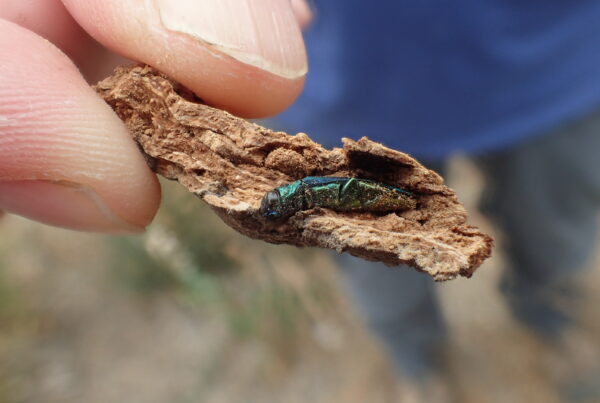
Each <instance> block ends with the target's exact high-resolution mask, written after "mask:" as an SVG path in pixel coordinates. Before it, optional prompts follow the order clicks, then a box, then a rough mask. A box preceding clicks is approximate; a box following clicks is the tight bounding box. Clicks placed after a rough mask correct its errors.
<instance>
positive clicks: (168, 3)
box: [156, 0, 307, 79]
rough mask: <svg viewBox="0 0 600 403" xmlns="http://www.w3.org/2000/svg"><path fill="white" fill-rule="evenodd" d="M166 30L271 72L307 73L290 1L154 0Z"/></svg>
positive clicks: (286, 75)
mask: <svg viewBox="0 0 600 403" xmlns="http://www.w3.org/2000/svg"><path fill="white" fill-rule="evenodd" d="M156 4H157V6H158V10H159V13H160V18H161V21H162V24H163V26H164V27H165V28H167V29H168V30H171V31H175V32H181V33H183V34H187V35H190V36H192V37H194V38H197V39H199V40H201V41H203V42H205V43H206V44H208V45H209V46H211V47H212V48H214V49H217V50H219V51H221V52H223V53H226V54H228V55H229V56H231V57H233V58H235V59H237V60H239V61H241V62H242V63H246V64H249V65H252V66H255V67H258V68H260V69H263V70H267V71H269V72H271V73H273V74H277V75H279V76H282V77H286V78H291V79H293V78H298V77H302V76H304V75H305V74H306V71H307V63H306V52H305V49H304V42H303V40H302V34H301V32H300V27H299V26H298V22H297V20H296V17H295V15H294V12H293V10H292V7H291V5H290V2H289V0H179V1H173V0H156Z"/></svg>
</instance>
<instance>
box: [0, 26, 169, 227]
mask: <svg viewBox="0 0 600 403" xmlns="http://www.w3.org/2000/svg"><path fill="white" fill-rule="evenodd" d="M159 199H160V190H159V187H158V182H157V180H156V177H155V176H154V175H153V174H152V172H151V171H150V169H149V168H148V167H147V165H146V164H145V162H144V160H143V157H142V156H141V154H140V152H139V151H138V150H137V148H136V147H135V145H134V143H133V141H132V140H131V138H130V137H129V135H128V134H127V130H126V128H125V126H124V125H123V123H122V122H121V121H120V120H119V119H118V117H117V116H116V115H115V114H114V113H113V112H112V110H111V109H110V107H109V106H108V105H107V104H105V103H104V102H103V101H102V100H101V99H100V98H99V97H98V96H96V94H95V93H94V91H93V90H92V89H91V88H90V87H89V86H88V85H87V83H86V82H85V80H84V79H83V77H82V76H81V75H80V74H79V72H78V71H77V68H76V67H75V66H74V65H73V63H72V62H71V61H70V60H69V59H68V58H67V57H66V56H65V55H64V54H63V53H61V52H60V51H59V50H58V49H57V48H56V47H54V46H53V45H52V44H50V43H49V42H48V41H46V40H44V39H42V38H41V37H39V36H37V35H35V34H34V33H32V32H31V31H28V30H26V29H25V28H22V27H20V26H18V25H15V24H12V23H10V22H7V21H4V20H2V19H0V209H4V210H7V211H9V212H12V213H16V214H21V215H24V216H27V217H30V218H33V219H36V220H38V221H42V222H45V223H48V224H52V225H57V226H63V227H68V228H73V229H79V230H87V231H101V232H137V231H141V230H142V229H143V228H144V227H145V226H146V225H147V224H148V223H149V222H150V220H151V219H152V217H153V216H154V214H155V212H156V209H157V208H158V203H159Z"/></svg>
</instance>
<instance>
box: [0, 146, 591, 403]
mask: <svg viewBox="0 0 600 403" xmlns="http://www.w3.org/2000/svg"><path fill="white" fill-rule="evenodd" d="M448 180H449V184H450V185H451V186H453V187H455V188H456V189H457V192H458V194H459V198H460V199H461V201H462V202H463V203H465V204H466V205H467V208H468V209H469V210H470V211H471V213H472V214H471V221H472V222H473V223H474V224H477V225H480V226H482V227H483V229H484V230H486V231H492V233H493V230H492V228H490V226H489V225H488V223H486V222H485V221H483V219H482V218H481V217H480V216H478V215H477V214H476V212H475V210H474V205H475V204H476V202H477V200H478V198H479V189H480V188H481V177H480V176H479V174H478V172H477V170H476V169H475V168H474V167H473V165H471V164H470V163H469V161H468V160H466V159H463V158H454V159H453V160H452V161H451V164H450V169H449V178H448ZM163 186H164V198H165V200H164V204H163V206H162V207H161V210H160V212H159V215H158V217H157V219H156V220H155V222H154V223H153V224H152V225H150V227H149V228H148V231H147V232H146V233H145V234H144V235H141V236H135V237H109V236H102V235H90V234H84V233H79V232H73V231H67V230H61V229H56V228H51V227H47V226H44V225H41V224H37V223H34V222H31V221H28V220H25V219H22V218H20V217H17V216H10V215H5V216H3V218H2V219H1V220H0V239H2V242H1V244H0V402H3V403H16V402H23V403H24V402H48V403H50V402H122V401H127V402H182V403H183V402H211V403H212V402H215V403H217V402H309V401H310V402H357V403H358V402H361V403H362V402H367V401H368V402H395V401H418V400H414V396H413V395H411V393H410V391H411V386H410V385H409V384H403V383H402V379H396V377H395V375H394V371H393V370H392V367H391V364H390V362H389V360H388V358H387V353H386V351H385V349H384V348H383V347H382V346H381V345H380V344H379V342H378V341H377V340H376V339H375V338H374V337H373V336H371V335H370V333H369V331H368V330H367V329H366V328H365V326H364V323H363V321H362V319H361V318H360V316H359V315H358V314H357V313H356V312H355V309H354V308H353V304H352V302H351V301H349V300H348V299H347V298H346V297H345V295H346V294H345V293H344V287H343V284H341V282H340V281H339V280H340V279H339V278H338V275H337V272H336V269H335V267H334V263H333V259H332V254H331V253H330V252H329V251H323V250H317V249H298V248H293V247H288V246H275V245H269V244H266V243H264V242H260V241H255V240H251V239H248V238H245V237H243V236H241V235H239V234H237V233H236V232H234V231H233V230H231V229H230V228H228V227H226V226H225V225H224V224H223V223H222V222H221V221H220V220H219V219H218V218H217V217H216V216H215V215H214V214H213V213H212V212H211V211H210V209H208V208H207V207H206V206H205V205H204V204H203V203H202V202H201V201H199V200H198V199H197V198H195V197H194V196H192V195H191V194H189V193H188V192H187V191H186V190H184V189H183V188H182V187H180V186H179V185H178V184H176V183H171V182H164V183H163ZM493 235H494V237H495V238H496V240H497V244H498V245H501V244H502V236H501V234H498V233H493ZM597 262H598V259H597V258H595V259H594V261H593V262H592V263H591V264H592V265H593V266H595V267H594V268H593V270H588V271H586V272H585V274H584V276H583V277H582V278H581V282H582V284H583V290H585V292H584V293H583V294H582V296H581V300H580V306H581V309H580V310H579V311H578V312H577V313H576V315H577V316H578V318H579V319H580V323H581V326H580V327H579V328H578V330H577V333H576V334H574V335H573V338H572V340H573V341H574V343H573V352H572V354H573V355H572V357H574V358H575V357H577V356H583V357H584V358H585V357H590V358H591V357H594V354H598V351H597V350H593V349H597V348H598V344H597V343H595V341H597V340H600V322H598V320H597V316H598V313H597V306H598V304H599V303H600V281H599V280H600V272H599V270H597V264H598V263H597ZM501 269H502V250H501V248H496V250H495V253H494V256H493V257H492V259H490V260H489V261H488V262H486V263H485V264H484V265H483V267H481V268H480V269H479V270H478V271H477V272H476V274H475V276H474V277H473V278H471V279H462V278H461V279H457V280H453V281H451V282H448V283H443V284H438V285H437V289H438V291H439V294H440V302H441V306H442V309H443V313H444V314H445V317H446V321H447V324H448V327H449V330H450V335H449V343H448V346H447V348H446V349H445V350H444V351H443V352H441V354H443V355H444V362H445V363H446V364H447V366H448V370H447V371H446V373H447V374H448V376H447V378H445V379H443V380H441V381H440V382H443V383H444V385H445V387H446V388H447V392H448V391H449V393H450V394H451V395H452V396H453V397H454V398H455V399H456V401H461V402H506V401H511V402H558V401H563V400H565V399H566V397H565V396H564V393H565V391H564V390H562V391H559V390H558V389H557V387H556V382H555V381H556V377H560V376H565V374H561V373H560V364H561V360H564V357H560V356H559V357H556V356H555V355H554V351H553V350H551V349H549V348H547V346H546V345H545V344H544V342H543V341H541V340H540V339H538V338H536V337H535V336H534V335H532V334H531V333H530V331H529V330H527V329H525V328H523V327H522V326H521V325H519V324H517V323H516V322H515V321H514V320H513V319H512V318H511V316H510V315H509V314H508V310H507V308H506V306H505V302H504V299H502V298H501V297H500V294H499V291H498V287H497V281H498V278H499V275H500V272H501ZM390 270H393V269H390ZM403 270H404V269H403ZM589 341H591V342H589ZM590 348H591V349H592V351H590ZM553 360H554V361H553ZM584 361H585V360H584ZM595 364H596V365H597V362H595ZM581 365H585V362H583V363H582V364H581ZM569 368H573V367H572V366H570V367H569ZM567 375H568V374H567ZM571 375H572V374H571ZM596 375H599V374H596ZM597 379H600V378H597ZM593 385H594V384H593V383H592V388H593ZM596 385H598V383H597V382H596ZM589 387H590V386H589V385H587V386H585V387H581V388H577V389H575V390H573V391H572V393H573V394H572V395H571V396H568V398H569V399H570V400H574V401H593V400H589V399H590V396H597V395H596V394H595V393H598V391H597V390H596V391H594V390H590V389H589ZM599 387H600V386H599ZM586 388H587V389H586Z"/></svg>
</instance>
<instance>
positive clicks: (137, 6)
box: [0, 0, 311, 233]
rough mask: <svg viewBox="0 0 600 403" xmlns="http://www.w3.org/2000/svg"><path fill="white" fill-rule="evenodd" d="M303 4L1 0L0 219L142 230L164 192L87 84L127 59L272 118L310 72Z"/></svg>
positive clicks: (219, 102) (214, 99)
mask: <svg viewBox="0 0 600 403" xmlns="http://www.w3.org/2000/svg"><path fill="white" fill-rule="evenodd" d="M310 18H311V15H310V10H309V9H308V8H307V7H306V4H305V3H304V1H303V0H292V1H291V2H290V0H201V1H198V0H178V1H175V0H143V1H140V0H87V1H77V0H63V1H62V2H61V1H60V0H0V210H5V211H7V212H9V213H15V214H20V215H23V216H26V217H29V218H31V219H34V220H38V221H41V222H44V223H48V224H51V225H56V226H62V227H66V228H72V229H77V230H84V231H95V232H108V233H134V232H140V231H142V230H143V229H144V228H145V227H146V226H147V225H148V224H149V222H150V221H151V220H152V218H153V217H154V215H155V213H156V210H157V208H158V205H159V203H160V187H159V185H158V181H157V179H156V176H155V175H154V174H153V173H152V172H151V171H150V170H149V169H148V167H147V165H146V163H145V162H144V160H143V158H142V156H141V154H140V153H139V151H138V149H137V147H136V146H135V145H134V143H133V141H132V140H131V138H130V136H129V135H128V133H127V131H126V129H125V127H124V125H123V123H122V122H121V121H120V120H119V119H118V117H117V116H116V115H115V114H114V113H113V112H112V110H111V109H110V108H109V107H108V106H107V105H106V104H105V103H104V102H103V101H102V100H101V99H100V98H99V97H98V96H97V95H96V94H95V93H94V91H93V90H92V89H91V88H90V86H89V83H90V82H95V81H97V80H98V79H100V78H102V77H104V76H106V75H108V74H109V73H110V71H111V70H112V68H113V67H114V66H115V65H117V64H119V63H123V62H124V61H126V60H127V59H130V60H134V61H137V62H142V63H146V64H149V65H152V66H154V67H157V68H158V69H160V70H161V71H163V72H165V73H166V74H168V75H170V76H171V77H173V78H174V79H176V80H177V81H179V82H181V83H183V84H184V85H186V86H187V87H188V88H189V89H191V90H192V91H194V92H195V93H197V94H198V95H199V96H200V97H201V98H202V99H203V100H204V101H205V102H207V103H208V104H210V105H213V106H217V107H220V108H223V109H226V110H229V111H230V112H233V113H234V114H237V115H239V116H243V117H265V116H269V115H273V114H275V113H277V112H280V111H281V110H283V109H284V108H285V107H287V106H288V105H289V104H290V103H291V102H293V100H294V99H295V98H296V97H297V96H298V94H299V93H300V91H301V89H302V86H303V83H304V77H305V74H306V70H307V63H306V53H305V50H304V44H303V41H302V36H301V32H300V26H301V25H305V24H307V23H308V21H310Z"/></svg>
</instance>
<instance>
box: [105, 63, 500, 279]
mask: <svg viewBox="0 0 600 403" xmlns="http://www.w3.org/2000/svg"><path fill="white" fill-rule="evenodd" d="M96 90H97V92H98V93H99V94H100V95H101V96H102V97H103V98H104V99H105V100H106V102H108V104H109V105H110V106H111V107H112V108H113V109H114V110H115V112H116V113H117V114H118V115H119V116H120V117H121V119H123V121H124V122H125V124H126V125H127V127H128V128H129V130H130V132H131V134H132V136H133V138H134V139H135V141H136V142H137V143H138V144H139V146H140V147H141V149H142V151H143V152H144V154H145V155H146V156H147V160H148V162H149V165H150V166H151V167H152V169H153V170H154V171H155V172H157V173H159V174H160V175H162V176H164V177H166V178H168V179H173V180H177V181H179V182H180V183H181V184H182V185H184V186H185V187H187V188H188V189H189V191H190V192H192V193H194V194H195V195H196V196H198V197H199V198H201V199H202V200H204V201H205V202H206V203H208V204H209V205H210V207H211V208H212V209H213V210H214V211H215V212H216V213H217V214H218V215H219V216H220V217H221V218H222V219H223V221H224V222H225V223H227V224H228V225H229V226H231V227H233V228H234V229H236V230H237V231H239V232H241V233H242V234H244V235H247V236H249V237H252V238H256V239H262V240H264V241H267V242H272V243H286V244H291V245H296V246H318V247H322V248H330V249H335V250H337V251H338V252H348V253H351V254H352V255H355V256H358V257H361V258H364V259H367V260H372V261H381V262H384V263H386V264H388V265H390V266H395V265H399V264H401V263H405V264H408V265H410V266H412V267H415V268H416V269H418V270H421V271H424V272H426V273H428V274H430V275H431V276H432V277H433V278H434V279H435V280H437V281H443V280H449V279H452V278H454V277H456V276H457V275H462V276H466V277H470V276H471V275H472V274H473V272H474V271H475V269H476V268H477V267H479V266H480V265H481V263H482V262H483V261H484V260H485V259H486V258H487V257H489V256H490V254H491V248H492V239H491V238H490V237H489V236H487V235H485V234H483V233H481V232H480V231H479V230H478V229H477V228H476V227H473V226H471V225H468V224H467V214H466V211H465V209H464V207H463V206H462V205H461V204H460V203H459V202H458V200H457V198H456V195H455V193H454V191H453V190H451V189H450V188H448V187H447V186H445V185H444V184H443V180H442V178H441V177H440V176H439V175H438V174H436V173H435V172H433V171H430V170H428V169H426V168H425V167H423V166H422V165H421V164H419V163H418V162H417V161H416V160H415V159H413V158H412V157H410V156H409V155H407V154H404V153H402V152H399V151H395V150H392V149H389V148H386V147H384V146H383V145H381V144H378V143H375V142H373V141H370V140H369V139H367V138H366V137H363V138H362V139H360V140H358V141H353V140H350V139H343V140H342V142H343V147H342V148H334V149H332V150H328V149H325V148H323V147H322V146H321V145H319V144H317V143H315V142H314V141H312V140H311V139H310V138H309V137H308V136H307V135H306V134H304V133H298V134H296V135H294V136H291V135H288V134H286V133H283V132H276V131H272V130H269V129H266V128H264V127H261V126H259V125H256V124H253V123H250V122H248V121H246V120H244V119H240V118H237V117H235V116H233V115H231V114H229V113H227V112H224V111H222V110H219V109H215V108H211V107H209V106H206V105H203V104H202V103H200V100H199V99H198V98H196V97H195V96H194V95H193V94H192V93H191V92H189V91H187V90H186V89H185V88H183V87H182V86H181V85H179V84H178V83H176V82H174V81H173V80H171V79H169V78H168V77H166V76H164V75H163V74H161V73H160V72H158V71H156V70H155V69H153V68H151V67H147V66H135V67H121V68H118V69H117V70H116V71H115V73H114V74H113V75H112V76H110V77H108V78H106V79H105V80H103V81H101V82H100V83H98V84H97V85H96ZM305 176H354V177H361V178H368V179H373V180H377V181H380V182H383V183H387V184H390V185H394V186H398V187H400V188H403V189H407V190H409V191H411V192H413V193H415V195H416V197H417V199H418V206H417V208H416V209H414V210H408V211H402V212H397V213H391V214H385V215H375V214H373V213H337V212H335V211H331V210H328V209H322V208H315V209H312V210H307V211H302V212H299V213H297V214H296V215H294V216H293V217H291V218H290V219H288V220H287V221H285V222H283V223H274V222H269V221H267V220H265V219H264V218H263V217H261V216H260V215H259V214H258V208H259V205H260V201H261V198H262V197H263V195H264V194H265V192H267V191H270V190H272V189H273V188H275V187H277V186H281V185H283V184H285V183H288V182H292V181H294V180H296V179H300V178H303V177H305Z"/></svg>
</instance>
